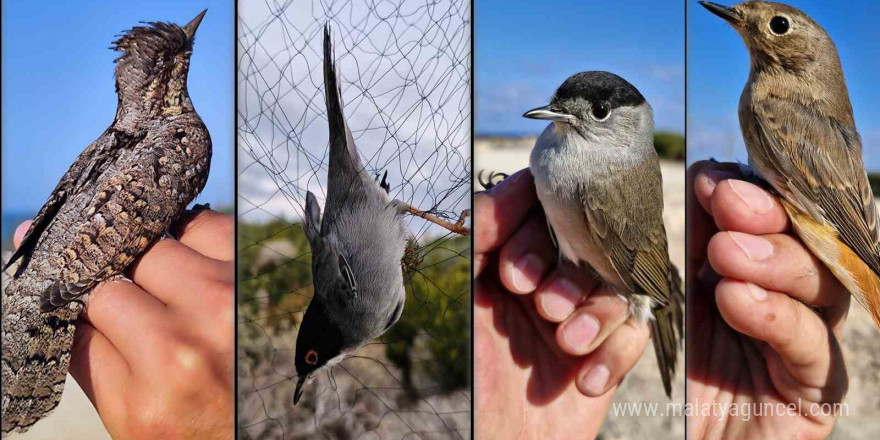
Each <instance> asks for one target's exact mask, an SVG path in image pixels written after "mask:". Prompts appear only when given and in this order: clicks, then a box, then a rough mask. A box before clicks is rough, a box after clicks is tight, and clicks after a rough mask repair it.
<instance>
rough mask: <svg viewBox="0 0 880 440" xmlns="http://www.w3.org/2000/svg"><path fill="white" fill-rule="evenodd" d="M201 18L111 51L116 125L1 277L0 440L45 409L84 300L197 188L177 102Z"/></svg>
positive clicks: (190, 118) (198, 177) (192, 133)
mask: <svg viewBox="0 0 880 440" xmlns="http://www.w3.org/2000/svg"><path fill="white" fill-rule="evenodd" d="M205 12H206V11H205ZM205 12H202V13H201V14H199V15H198V16H196V17H195V18H194V19H193V20H192V21H191V22H189V23H188V24H187V25H185V26H182V27H181V26H178V25H176V24H170V23H148V25H146V26H139V27H135V28H133V29H131V30H129V31H126V32H125V33H124V34H123V35H122V36H121V37H120V38H119V39H118V40H116V41H115V42H114V45H113V47H112V49H114V50H117V51H120V52H122V55H121V56H120V57H119V58H118V59H117V60H116V64H117V65H116V92H117V95H118V107H117V111H116V118H115V119H114V120H113V124H111V125H110V127H109V128H108V129H107V130H106V131H105V132H104V133H103V134H102V135H101V137H99V138H98V139H97V140H96V141H95V142H93V143H92V144H91V145H89V146H88V147H87V148H86V149H85V151H83V152H82V153H81V154H80V155H79V157H78V158H77V159H76V161H75V162H74V163H73V165H72V166H71V167H70V169H69V170H68V171H67V173H65V175H64V177H62V178H61V181H60V182H59V183H58V185H57V186H56V187H55V190H54V191H52V194H50V196H49V200H47V201H46V203H45V205H43V207H42V209H40V211H39V213H38V214H37V216H36V218H35V219H34V222H33V224H31V226H30V228H29V229H28V231H27V233H26V235H25V236H24V239H23V240H22V242H21V246H19V248H18V249H17V250H16V251H15V253H14V254H13V255H12V257H11V258H10V260H9V262H8V263H7V264H6V267H5V268H4V270H6V269H9V267H10V266H11V265H13V263H18V265H17V268H15V271H14V274H13V275H12V276H11V279H7V280H6V281H7V282H8V284H7V286H6V288H5V289H4V292H3V312H4V314H3V351H2V358H3V402H2V403H3V422H2V431H3V432H4V433H7V432H10V431H12V430H18V431H24V430H26V429H27V428H28V427H29V426H31V425H33V424H34V423H36V422H37V421H38V420H40V419H41V418H42V417H44V416H45V415H46V414H47V413H48V412H49V411H51V410H52V409H53V408H55V406H57V404H58V401H59V400H60V398H61V393H62V391H63V387H64V380H65V377H66V374H67V368H68V365H69V361H70V348H71V344H72V343H73V335H74V330H75V321H76V319H77V317H78V316H79V313H80V311H81V310H82V309H83V306H84V305H85V301H86V299H87V294H88V293H89V291H90V290H91V289H92V288H94V287H95V286H96V285H98V284H99V283H101V282H102V281H105V280H107V279H109V278H112V277H115V276H117V275H120V274H122V272H123V270H125V269H126V268H127V267H128V266H129V264H131V263H132V262H133V261H134V260H135V259H136V258H137V257H138V256H139V255H140V254H141V253H143V252H144V251H145V250H146V249H147V247H148V246H149V245H150V244H151V243H153V242H154V241H156V240H157V239H158V238H160V237H161V236H162V234H163V233H164V231H166V229H167V228H168V227H169V226H170V225H171V223H172V222H173V221H175V220H176V219H177V218H178V216H179V215H180V214H181V213H182V212H183V210H184V209H185V208H186V206H187V205H188V204H189V203H190V202H191V201H192V200H193V199H194V198H195V197H196V195H198V194H199V192H201V190H202V189H203V188H204V186H205V182H206V181H207V179H208V170H209V167H210V161H211V139H210V136H209V134H208V130H207V128H206V127H205V125H204V124H203V123H202V120H201V119H200V118H199V116H198V115H197V114H196V112H195V109H194V108H193V104H192V102H191V101H190V98H189V94H188V92H187V74H188V71H189V63H190V55H191V53H192V47H193V40H194V37H195V33H196V29H197V28H198V27H199V24H200V23H201V21H202V18H203V17H204V15H205ZM8 272H11V270H9V271H7V273H8Z"/></svg>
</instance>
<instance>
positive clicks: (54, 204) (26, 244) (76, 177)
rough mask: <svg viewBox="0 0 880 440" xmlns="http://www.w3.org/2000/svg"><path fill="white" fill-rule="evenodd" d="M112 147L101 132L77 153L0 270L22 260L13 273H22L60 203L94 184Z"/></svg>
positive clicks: (107, 135)
mask: <svg viewBox="0 0 880 440" xmlns="http://www.w3.org/2000/svg"><path fill="white" fill-rule="evenodd" d="M116 147H117V142H116V140H115V137H114V136H113V135H112V134H110V133H107V132H105V133H104V135H103V136H101V138H99V139H98V140H96V141H95V142H93V143H92V144H91V145H89V146H88V147H87V148H86V149H85V150H84V151H83V152H82V153H80V155H79V157H77V158H76V160H75V161H74V162H73V165H71V166H70V168H69V169H68V170H67V172H66V173H64V176H63V177H62V178H61V180H60V181H59V182H58V185H56V186H55V189H54V190H52V193H51V194H50V195H49V199H48V200H46V203H45V204H43V207H42V208H40V211H39V212H38V213H37V216H36V217H34V221H33V223H31V225H30V227H29V228H28V230H27V232H26V233H25V236H24V238H23V239H22V241H21V245H20V246H19V247H18V249H16V250H15V252H14V253H13V254H12V257H10V258H9V261H7V263H6V266H5V267H4V268H3V270H6V269H7V268H9V266H10V265H12V263H14V262H15V261H17V260H18V259H19V258H24V260H22V264H20V265H19V268H18V270H17V273H21V272H23V271H24V269H25V267H26V266H27V262H28V260H29V259H30V255H31V253H32V252H33V250H34V248H35V247H36V245H37V242H38V241H39V240H40V236H41V235H42V234H43V232H45V231H46V228H47V227H48V226H49V224H51V223H52V220H53V219H54V218H55V215H56V214H58V212H59V211H60V210H61V207H62V206H64V203H65V202H66V201H67V200H68V199H69V198H70V197H71V196H72V195H74V194H77V193H78V192H79V190H80V189H81V188H82V186H83V185H84V184H85V183H88V182H91V181H94V179H95V178H96V176H97V175H99V174H100V173H101V172H102V171H103V170H104V169H105V166H106V165H107V164H108V163H110V162H112V160H113V154H114V149H116Z"/></svg>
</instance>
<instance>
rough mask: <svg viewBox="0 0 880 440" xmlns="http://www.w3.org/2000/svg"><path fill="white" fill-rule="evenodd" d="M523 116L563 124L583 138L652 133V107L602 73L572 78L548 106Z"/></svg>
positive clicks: (620, 80)
mask: <svg viewBox="0 0 880 440" xmlns="http://www.w3.org/2000/svg"><path fill="white" fill-rule="evenodd" d="M523 116H524V117H526V118H530V119H544V120H549V121H554V122H558V123H563V125H567V126H572V127H574V128H575V129H577V130H578V131H579V132H581V133H582V134H583V133H587V132H589V133H593V134H594V135H597V136H598V135H601V134H602V133H603V132H606V133H610V134H613V133H615V132H619V131H621V130H619V129H622V130H623V131H634V130H633V128H635V131H642V130H643V131H647V130H653V114H652V113H651V107H650V106H649V105H647V102H646V101H645V98H644V97H643V96H642V94H641V93H639V91H638V89H636V88H635V87H634V86H633V85H632V84H630V83H629V82H627V81H626V80H625V79H623V78H621V77H619V76H617V75H615V74H613V73H609V72H601V71H591V72H581V73H577V74H575V75H572V76H571V77H569V78H568V79H566V80H565V82H563V83H562V85H561V86H559V88H558V89H556V93H555V94H554V95H553V98H551V99H550V105H547V106H544V107H538V108H536V109H532V110H529V111H528V112H526V113H525V114H524V115H523ZM645 121H650V123H649V124H647V123H645Z"/></svg>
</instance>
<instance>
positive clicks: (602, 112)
mask: <svg viewBox="0 0 880 440" xmlns="http://www.w3.org/2000/svg"><path fill="white" fill-rule="evenodd" d="M608 111H609V110H608V106H607V105H605V104H597V105H594V106H593V109H592V110H590V113H592V114H593V118H595V119H596V120H597V121H604V120H605V118H607V117H608Z"/></svg>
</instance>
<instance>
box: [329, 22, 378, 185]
mask: <svg viewBox="0 0 880 440" xmlns="http://www.w3.org/2000/svg"><path fill="white" fill-rule="evenodd" d="M324 100H325V102H326V104H327V122H328V124H329V126H330V171H329V176H328V186H329V188H328V189H329V193H330V194H334V190H335V189H337V188H336V187H338V186H341V188H338V189H342V190H343V191H348V190H349V189H350V187H351V186H352V184H353V182H357V183H358V184H362V182H361V177H362V176H361V175H360V174H361V173H364V176H365V177H366V179H367V180H369V176H368V175H366V173H365V172H364V171H363V165H362V164H361V160H360V157H359V156H358V153H357V148H356V147H355V145H354V139H352V137H351V131H350V130H349V129H348V126H347V125H346V123H345V115H344V113H343V111H342V92H341V90H340V88H339V83H338V77H337V75H336V62H335V61H334V59H333V41H332V39H331V37H330V27H329V26H324Z"/></svg>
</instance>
